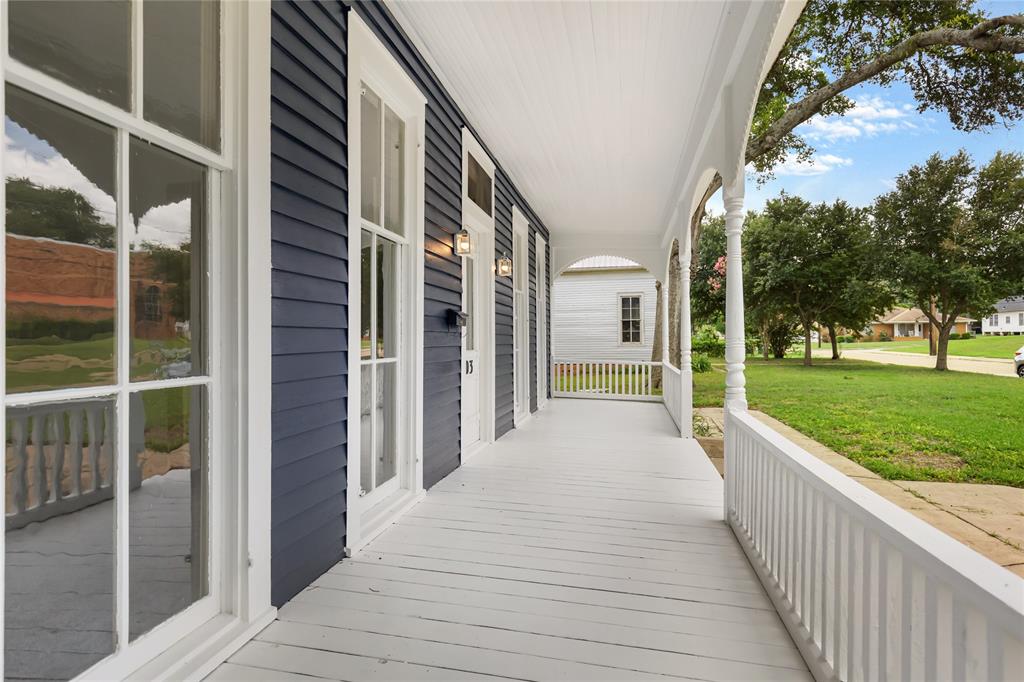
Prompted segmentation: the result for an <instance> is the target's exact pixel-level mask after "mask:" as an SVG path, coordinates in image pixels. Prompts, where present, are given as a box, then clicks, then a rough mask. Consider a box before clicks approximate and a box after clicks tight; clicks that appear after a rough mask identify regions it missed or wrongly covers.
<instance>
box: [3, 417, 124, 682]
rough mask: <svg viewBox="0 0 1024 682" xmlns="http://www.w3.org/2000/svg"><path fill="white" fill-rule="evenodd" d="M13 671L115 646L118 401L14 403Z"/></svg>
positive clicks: (10, 526)
mask: <svg viewBox="0 0 1024 682" xmlns="http://www.w3.org/2000/svg"><path fill="white" fill-rule="evenodd" d="M6 420H7V448H6V453H7V454H6V457H5V460H6V461H5V470H6V477H5V482H4V484H5V486H6V492H7V497H6V509H5V518H6V524H7V530H6V552H5V554H6V558H5V559H6V560H5V569H6V575H5V578H6V580H5V581H4V585H5V588H4V589H5V593H4V594H5V597H4V599H5V601H4V618H5V620H4V624H5V631H4V647H5V648H4V677H5V678H6V679H8V680H12V679H40V678H45V679H63V680H66V679H70V678H72V677H75V676H76V675H78V674H79V673H81V672H82V671H84V670H85V669H86V668H88V667H90V666H91V665H93V664H94V663H96V662H97V661H99V660H100V659H102V658H104V657H105V656H107V655H109V654H110V653H112V652H113V651H114V594H113V589H114V485H113V482H114V456H113V453H114V448H115V444H116V443H117V437H116V433H115V430H116V428H115V427H116V425H115V418H114V401H113V400H110V399H99V400H84V401H81V400H80V401H75V402H62V403H58V404H47V405H33V406H31V407H9V408H7V415H6Z"/></svg>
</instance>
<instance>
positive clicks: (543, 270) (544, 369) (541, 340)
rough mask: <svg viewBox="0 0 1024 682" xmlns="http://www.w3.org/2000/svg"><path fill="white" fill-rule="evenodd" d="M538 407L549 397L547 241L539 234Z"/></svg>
mask: <svg viewBox="0 0 1024 682" xmlns="http://www.w3.org/2000/svg"><path fill="white" fill-rule="evenodd" d="M536 244H537V246H536V248H537V259H536V260H537V273H536V275H537V407H538V408H540V407H543V406H544V403H546V402H547V398H548V267H547V242H546V241H545V240H544V238H543V237H541V236H540V235H539V234H538V235H537V242H536Z"/></svg>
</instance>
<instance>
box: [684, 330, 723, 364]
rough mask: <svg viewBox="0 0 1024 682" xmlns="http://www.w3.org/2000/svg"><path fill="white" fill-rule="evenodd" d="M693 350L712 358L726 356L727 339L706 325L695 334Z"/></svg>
mask: <svg viewBox="0 0 1024 682" xmlns="http://www.w3.org/2000/svg"><path fill="white" fill-rule="evenodd" d="M691 348H692V349H693V352H694V353H704V354H705V355H710V356H711V357H716V358H721V357H724V356H725V339H723V338H722V336H721V334H719V333H718V330H717V329H715V328H714V327H712V326H711V325H704V326H702V327H701V328H700V329H698V330H697V333H696V334H694V336H693V340H692V345H691Z"/></svg>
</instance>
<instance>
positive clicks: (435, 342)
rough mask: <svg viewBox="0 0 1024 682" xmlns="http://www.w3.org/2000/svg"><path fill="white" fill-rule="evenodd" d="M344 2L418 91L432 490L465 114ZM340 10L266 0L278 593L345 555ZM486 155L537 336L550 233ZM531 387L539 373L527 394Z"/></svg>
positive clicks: (507, 395) (503, 404) (445, 432)
mask: <svg viewBox="0 0 1024 682" xmlns="http://www.w3.org/2000/svg"><path fill="white" fill-rule="evenodd" d="M352 6H353V7H354V8H355V11H357V12H358V13H359V15H360V17H361V18H362V19H363V20H365V21H366V23H367V24H368V25H369V26H370V27H371V28H372V30H373V31H374V32H375V34H376V35H377V36H378V38H380V40H381V41H382V42H383V43H384V45H386V46H387V48H388V49H389V50H390V52H391V53H392V55H394V57H395V59H396V60H397V61H398V63H399V64H401V66H402V67H403V68H404V69H405V71H406V72H407V73H408V74H409V75H410V76H411V77H412V78H413V80H414V81H415V82H416V84H417V85H418V86H419V88H420V89H421V90H422V91H423V93H424V95H425V96H426V97H427V111H426V132H425V136H426V146H425V157H426V162H425V165H426V177H425V186H426V187H425V207H424V209H425V211H424V212H425V218H426V219H425V235H424V241H425V247H424V254H423V257H424V266H425V267H424V315H425V320H424V323H425V327H424V332H425V333H424V353H423V355H424V415H423V422H424V425H425V426H424V434H423V449H424V452H423V469H424V484H425V485H426V486H427V487H430V486H432V485H433V484H434V483H436V482H437V481H439V480H441V479H442V478H444V476H446V475H447V474H448V473H450V472H451V471H453V470H454V469H455V468H456V467H458V466H459V452H460V447H459V443H460V440H459V439H460V404H459V403H460V382H461V358H460V337H459V334H457V333H453V332H451V331H450V330H449V329H448V325H447V320H446V313H447V311H448V309H449V308H458V307H460V306H461V301H462V292H461V281H462V279H461V278H462V264H461V261H460V259H458V258H456V257H455V256H454V254H453V253H452V250H451V243H452V234H453V233H454V232H456V231H458V230H459V229H460V225H461V214H462V206H461V196H462V170H461V169H462V151H461V150H462V127H463V126H464V125H468V123H467V122H466V120H465V117H464V116H463V114H462V112H461V111H460V110H459V108H458V106H457V105H456V104H455V102H454V101H453V100H452V98H451V97H450V96H449V95H448V93H447V92H445V90H444V88H443V87H442V86H441V84H440V82H439V81H438V79H437V78H436V76H435V75H434V74H433V72H432V71H431V70H430V68H429V67H428V66H427V64H426V62H425V61H424V60H423V58H422V57H421V56H420V54H419V53H418V52H417V51H416V49H415V48H414V47H413V46H412V43H411V42H410V40H409V39H408V37H407V36H406V35H405V33H404V32H403V31H402V29H401V28H400V27H399V26H398V25H397V24H396V22H395V21H394V18H393V17H392V16H391V14H390V12H389V11H388V10H387V8H386V7H385V6H384V5H383V4H381V3H378V2H360V3H354V4H353V5H352ZM348 11H350V7H349V6H348V3H344V2H339V1H337V0H330V1H327V0H325V1H323V2H291V1H285V0H276V1H275V2H274V3H273V25H272V31H271V39H272V46H271V49H272V62H271V67H272V74H271V78H272V80H271V97H272V102H271V123H272V133H271V138H272V139H271V143H272V150H271V151H272V168H271V184H272V187H271V209H272V212H273V216H272V228H273V229H272V232H273V234H272V237H273V296H274V300H273V339H272V345H273V367H272V372H273V375H272V378H273V385H274V389H273V390H274V396H273V410H274V414H273V437H274V443H273V465H274V472H273V500H272V520H273V537H272V553H273V559H272V578H273V601H274V603H275V604H278V605H280V604H282V603H283V602H285V601H287V600H288V599H290V598H291V597H292V596H294V595H295V594H296V593H297V592H298V591H299V590H301V589H302V588H303V587H305V586H306V585H308V584H309V583H310V582H312V581H313V580H314V579H315V578H316V577H317V576H319V575H320V574H322V573H323V572H324V571H326V570H327V569H328V568H330V567H331V566H332V565H333V564H334V563H336V562H337V561H339V560H340V559H341V557H342V553H343V550H344V546H345V509H346V507H345V504H346V500H345V489H346V484H345V477H346V456H347V452H346V450H347V448H346V430H347V424H346V414H347V402H346V401H347V396H348V389H347V385H348V376H347V338H348V330H347V319H348V307H347V305H348V287H347V282H348V277H349V272H348V267H349V264H348V262H347V254H348V244H347V236H348V235H347V231H348V230H347V224H348V215H347V210H348V194H347V184H348V160H347V135H348V129H347V120H346V111H347V102H346V94H347V89H346V88H347V85H346V72H347V55H346V27H347V23H348V22H347V12H348ZM524 142H525V141H524ZM481 143H482V144H486V140H481ZM492 156H493V155H492ZM495 161H497V162H498V163H499V168H498V171H497V174H496V175H497V177H496V179H495V187H496V194H497V196H498V199H497V201H496V206H495V210H496V218H497V221H496V222H497V234H496V237H497V242H496V243H497V247H496V255H500V253H502V252H507V253H509V254H511V251H512V249H511V225H512V222H511V210H512V209H511V207H512V204H513V203H514V204H515V205H517V206H519V207H520V209H521V210H522V211H523V212H524V214H525V215H526V216H527V217H528V219H529V221H530V225H531V235H530V239H531V242H530V254H531V263H530V264H529V268H530V271H531V291H533V295H532V297H531V308H530V310H531V324H530V330H531V339H534V338H535V335H536V319H535V316H536V308H535V304H534V303H533V301H534V300H535V291H536V281H537V280H536V276H535V271H536V265H535V262H534V258H535V254H534V252H533V250H534V239H535V235H536V234H537V233H538V232H539V233H540V234H543V235H544V236H545V238H546V237H547V230H546V229H545V228H544V226H543V224H542V223H541V222H540V220H539V219H538V218H537V216H536V215H535V214H534V213H533V212H532V211H531V210H530V208H529V206H528V205H527V204H526V202H525V201H523V198H522V196H521V195H520V194H519V193H518V191H517V190H516V189H515V188H514V187H513V186H512V183H511V181H510V180H509V178H508V176H507V175H506V174H505V173H504V172H503V171H502V170H501V168H500V159H495ZM549 262H550V260H549ZM357 265H358V264H357ZM548 281H549V282H550V278H549V280H548ZM510 284H511V282H510V280H508V279H501V278H499V279H498V280H497V284H496V289H497V310H496V312H497V323H496V334H497V390H496V414H495V417H496V420H497V435H499V436H500V435H501V434H503V433H505V432H506V431H508V430H509V429H510V428H512V395H513V394H512V296H511V286H510ZM549 328H550V325H549ZM533 345H534V342H532V341H531V346H533ZM531 353H532V354H534V357H533V359H532V362H533V366H534V367H536V358H535V352H534V351H532V350H531ZM534 372H535V370H534ZM535 386H536V383H535V377H534V383H533V384H532V385H531V394H534V393H535V392H536V391H535V388H534V387H535ZM535 408H536V396H535V395H533V396H532V397H531V409H535Z"/></svg>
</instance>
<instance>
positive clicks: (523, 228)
mask: <svg viewBox="0 0 1024 682" xmlns="http://www.w3.org/2000/svg"><path fill="white" fill-rule="evenodd" d="M512 232H513V233H515V234H518V235H519V236H520V238H521V240H522V241H521V244H522V245H523V247H522V248H523V254H522V255H523V256H524V258H523V259H522V260H523V262H520V254H518V253H515V239H513V240H512V251H513V253H512V254H511V256H512V336H513V344H515V343H520V344H522V351H523V352H522V356H523V362H524V363H525V365H526V366H525V367H523V368H520V367H519V365H518V363H516V362H515V352H514V351H513V354H512V359H513V362H512V395H513V400H512V403H513V406H515V397H514V396H515V395H517V394H518V388H519V387H518V383H519V381H520V380H521V381H523V382H524V383H525V386H526V400H525V401H524V404H521V405H519V406H518V407H519V409H513V410H512V424H513V426H515V427H516V428H519V427H520V426H522V425H523V424H525V423H526V421H527V420H528V419H529V418H530V415H531V413H530V274H529V273H530V270H529V268H530V223H529V221H527V219H526V215H525V214H524V213H523V212H522V210H520V208H519V207H518V206H516V205H515V204H513V205H512ZM521 267H522V268H526V283H525V290H524V291H523V295H524V296H525V298H526V311H525V312H526V319H525V320H524V321H523V323H522V324H523V330H522V337H523V338H521V339H519V338H517V337H518V336H519V335H520V331H519V329H518V327H519V324H520V322H519V316H518V315H516V277H518V271H517V268H521ZM520 371H522V372H523V376H522V377H520V375H519V374H520Z"/></svg>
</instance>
